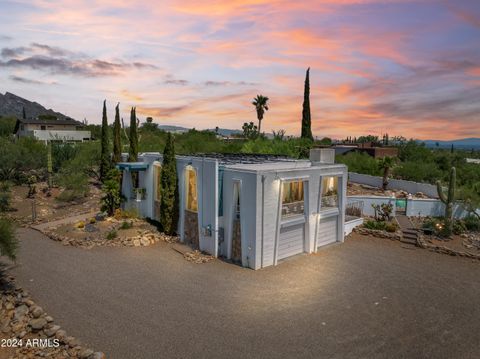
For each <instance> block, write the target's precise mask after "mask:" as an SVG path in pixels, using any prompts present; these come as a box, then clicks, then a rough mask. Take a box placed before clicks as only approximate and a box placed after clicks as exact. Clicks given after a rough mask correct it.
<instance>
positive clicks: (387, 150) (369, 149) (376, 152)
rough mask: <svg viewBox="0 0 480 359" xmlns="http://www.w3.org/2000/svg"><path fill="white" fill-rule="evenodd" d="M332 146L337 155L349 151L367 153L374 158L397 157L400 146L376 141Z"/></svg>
mask: <svg viewBox="0 0 480 359" xmlns="http://www.w3.org/2000/svg"><path fill="white" fill-rule="evenodd" d="M331 148H333V149H334V150H335V155H344V154H347V153H349V152H360V153H366V154H367V155H369V156H371V157H373V158H383V157H397V156H398V148H396V147H388V146H377V145H375V144H374V143H371V142H367V143H358V144H347V145H333V146H332V147H331Z"/></svg>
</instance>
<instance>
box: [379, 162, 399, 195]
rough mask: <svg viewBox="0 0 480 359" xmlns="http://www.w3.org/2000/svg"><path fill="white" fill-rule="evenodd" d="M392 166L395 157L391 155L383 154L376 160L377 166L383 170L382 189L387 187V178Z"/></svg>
mask: <svg viewBox="0 0 480 359" xmlns="http://www.w3.org/2000/svg"><path fill="white" fill-rule="evenodd" d="M394 166H395V159H394V158H393V157H388V156H385V157H383V158H381V159H380V160H379V161H378V168H379V169H380V170H382V171H383V179H382V188H383V190H384V191H385V190H386V189H387V186H388V179H389V178H390V173H391V171H392V168H393V167H394Z"/></svg>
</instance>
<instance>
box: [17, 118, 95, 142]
mask: <svg viewBox="0 0 480 359" xmlns="http://www.w3.org/2000/svg"><path fill="white" fill-rule="evenodd" d="M84 127H85V125H84V124H83V123H81V122H79V121H75V120H73V119H38V118H35V119H32V118H30V119H17V123H16V125H15V130H14V133H15V136H16V137H17V138H20V137H34V138H36V139H37V140H40V141H45V142H47V141H61V142H83V141H89V140H90V139H91V133H90V131H86V130H84Z"/></svg>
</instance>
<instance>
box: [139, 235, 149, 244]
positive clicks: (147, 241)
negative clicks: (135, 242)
mask: <svg viewBox="0 0 480 359" xmlns="http://www.w3.org/2000/svg"><path fill="white" fill-rule="evenodd" d="M140 244H141V245H142V246H149V245H150V240H149V239H148V238H145V237H142V238H141V239H140Z"/></svg>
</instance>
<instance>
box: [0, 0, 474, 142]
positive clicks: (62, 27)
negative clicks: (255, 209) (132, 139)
mask: <svg viewBox="0 0 480 359" xmlns="http://www.w3.org/2000/svg"><path fill="white" fill-rule="evenodd" d="M307 67H311V74H310V76H311V80H310V81H311V99H310V101H311V107H312V130H313V133H314V135H315V136H318V137H324V136H330V137H334V138H343V137H346V136H359V135H362V134H376V135H381V134H382V133H385V132H388V133H389V134H390V135H391V136H394V135H403V136H406V137H415V138H420V139H453V138H463V137H480V1H479V0H469V1H466V0H454V1H442V0H424V1H408V0H383V1H380V0H377V1H375V0H316V1H315V0H314V1H311V0H303V1H283V0H243V1H240V0H207V1H195V0H181V1H180V0H179V1H174V0H163V1H162V0H159V1H155V2H154V1H148V0H145V1H131V0H126V1H112V0H102V1H93V0H92V1H78V0H67V1H50V0H25V1H22V0H18V1H8V0H7V1H5V0H0V92H2V93H4V92H5V91H9V92H13V93H15V94H17V95H19V96H21V97H24V98H27V99H29V100H33V101H37V102H39V103H41V104H42V105H44V106H46V107H47V108H53V109H55V110H57V111H60V112H62V113H65V114H66V115H69V116H72V117H74V118H75V119H78V120H83V119H84V118H86V119H87V120H88V121H89V123H99V122H100V120H101V110H102V101H103V99H104V98H105V99H106V100H107V104H108V106H109V109H108V110H109V117H110V120H113V115H114V113H113V112H114V106H115V104H116V103H117V102H120V104H121V109H122V115H123V116H124V117H126V118H128V110H129V107H130V106H133V105H134V106H137V115H138V116H139V117H140V119H141V120H142V121H143V120H144V119H145V117H146V116H153V118H154V120H155V122H157V123H159V124H170V125H180V126H185V127H196V128H197V129H203V128H214V127H215V126H219V127H222V128H232V129H233V128H240V127H241V125H242V124H243V122H245V121H256V115H255V112H254V108H253V106H252V105H251V101H252V98H253V97H255V95H256V94H263V95H265V96H268V97H269V98H270V111H268V112H267V114H266V116H265V120H264V122H263V124H262V128H264V129H265V131H267V132H270V131H271V130H278V129H285V130H286V131H287V134H289V135H298V134H299V132H300V120H301V112H302V100H303V81H304V77H305V70H306V68H307Z"/></svg>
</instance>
